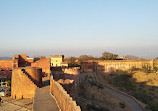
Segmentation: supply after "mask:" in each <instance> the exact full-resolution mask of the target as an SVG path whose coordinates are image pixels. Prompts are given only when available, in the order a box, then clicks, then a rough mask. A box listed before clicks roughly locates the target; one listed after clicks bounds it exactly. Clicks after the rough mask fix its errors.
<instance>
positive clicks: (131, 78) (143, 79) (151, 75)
mask: <svg viewBox="0 0 158 111" xmlns="http://www.w3.org/2000/svg"><path fill="white" fill-rule="evenodd" d="M97 77H98V79H99V81H100V82H102V83H103V84H106V85H109V86H111V87H114V88H117V89H119V90H121V91H124V92H126V93H128V94H130V95H132V96H134V97H136V98H137V99H138V100H140V101H141V102H143V103H145V104H146V108H147V109H150V110H151V111H158V74H157V73H155V72H154V71H150V72H147V71H132V72H130V73H129V72H126V71H121V70H118V71H117V72H116V73H113V74H105V73H104V74H97Z"/></svg>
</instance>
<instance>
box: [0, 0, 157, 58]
mask: <svg viewBox="0 0 158 111" xmlns="http://www.w3.org/2000/svg"><path fill="white" fill-rule="evenodd" d="M0 39H1V40H0V56H13V55H14V54H20V53H26V54H28V55H29V56H35V55H46V56H47V55H51V54H64V55H65V56H79V55H82V54H89V55H93V56H101V54H102V52H103V51H109V52H112V53H117V54H119V55H120V56H123V55H127V54H130V55H136V56H141V57H147V58H155V57H157V56H158V50H157V48H158V0H0Z"/></svg>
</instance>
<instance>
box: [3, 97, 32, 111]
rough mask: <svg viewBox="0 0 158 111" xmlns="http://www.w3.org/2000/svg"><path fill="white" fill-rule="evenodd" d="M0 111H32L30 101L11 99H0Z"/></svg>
mask: <svg viewBox="0 0 158 111" xmlns="http://www.w3.org/2000/svg"><path fill="white" fill-rule="evenodd" d="M2 100H3V103H2V104H1V106H0V111H32V99H16V100H15V99H11V97H10V96H9V97H2Z"/></svg>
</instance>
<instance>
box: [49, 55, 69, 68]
mask: <svg viewBox="0 0 158 111" xmlns="http://www.w3.org/2000/svg"><path fill="white" fill-rule="evenodd" d="M50 59H51V67H68V64H67V63H65V62H64V55H51V56H50Z"/></svg>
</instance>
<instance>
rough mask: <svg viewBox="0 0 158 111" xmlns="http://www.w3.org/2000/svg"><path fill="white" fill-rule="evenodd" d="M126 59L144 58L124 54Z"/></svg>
mask: <svg viewBox="0 0 158 111" xmlns="http://www.w3.org/2000/svg"><path fill="white" fill-rule="evenodd" d="M124 57H125V58H126V59H128V60H145V58H142V57H136V56H133V55H126V56H124Z"/></svg>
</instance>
